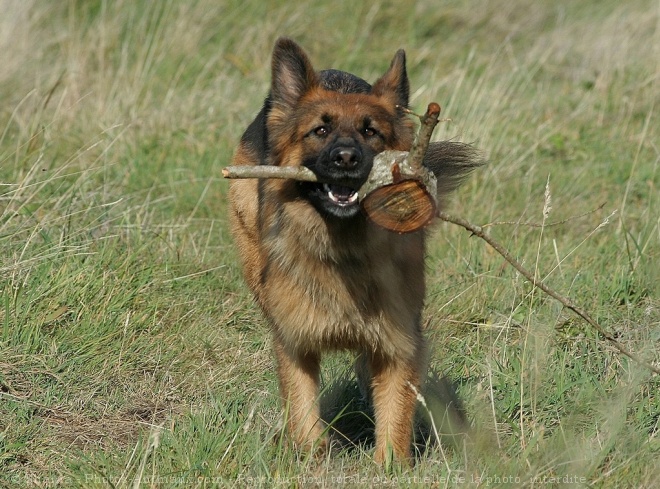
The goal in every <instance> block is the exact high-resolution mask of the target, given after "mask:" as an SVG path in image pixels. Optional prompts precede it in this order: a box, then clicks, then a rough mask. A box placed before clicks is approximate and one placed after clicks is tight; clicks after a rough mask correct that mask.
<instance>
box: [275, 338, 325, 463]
mask: <svg viewBox="0 0 660 489" xmlns="http://www.w3.org/2000/svg"><path fill="white" fill-rule="evenodd" d="M274 346H275V355H276V357H277V373H278V376H279V380H280V394H281V396H282V402H283V403H284V409H285V413H286V415H287V426H288V430H289V434H290V436H291V437H292V438H293V440H294V442H295V443H296V445H298V446H299V447H301V448H302V449H304V450H307V451H313V450H317V449H319V450H320V449H323V448H325V447H326V444H327V442H326V440H325V438H324V433H323V430H324V428H323V422H322V421H321V420H320V408H319V402H318V395H319V372H320V358H319V356H318V355H316V354H309V353H308V354H296V353H292V352H290V351H287V349H286V347H285V346H284V345H283V344H282V343H281V341H280V340H278V338H277V337H275V341H274Z"/></svg>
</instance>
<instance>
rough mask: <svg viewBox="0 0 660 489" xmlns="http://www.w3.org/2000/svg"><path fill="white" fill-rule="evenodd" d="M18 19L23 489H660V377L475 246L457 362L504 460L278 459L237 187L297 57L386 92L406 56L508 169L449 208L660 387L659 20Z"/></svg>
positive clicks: (437, 247) (279, 8) (7, 478)
mask: <svg viewBox="0 0 660 489" xmlns="http://www.w3.org/2000/svg"><path fill="white" fill-rule="evenodd" d="M0 5H2V7H3V8H2V11H3V15H2V16H0V65H1V66H2V67H3V68H2V70H0V487H30V486H31V487H57V486H60V487H118V488H123V487H233V486H234V485H235V484H238V485H240V486H261V487H271V486H273V485H276V486H283V487H295V486H307V485H313V484H317V485H319V486H322V487H334V486H337V485H343V486H344V487H359V486H369V485H370V484H374V485H379V484H380V485H386V484H388V485H390V486H392V485H394V486H397V485H401V486H403V485H407V484H408V483H411V484H412V485H413V486H418V487H428V486H429V485H430V484H431V483H433V484H435V485H436V486H437V487H445V486H449V487H465V486H468V487H490V486H508V487H520V486H526V487H546V486H557V485H562V484H564V485H576V486H589V487H655V486H657V484H659V483H660V468H658V464H657V460H658V458H660V437H659V430H660V428H659V425H658V423H659V419H660V418H659V415H660V396H659V395H658V392H660V390H659V389H660V381H659V379H658V378H657V376H653V375H652V374H651V373H649V372H648V371H647V370H646V369H644V368H643V367H640V366H638V365H636V364H635V363H634V362H632V361H630V360H629V359H628V358H626V357H624V356H621V355H620V354H618V353H617V352H616V350H615V349H614V348H613V347H612V346H611V345H609V344H608V343H607V342H605V341H604V340H603V339H601V338H599V336H598V335H597V334H596V333H595V332H594V331H593V330H591V329H590V328H589V327H588V326H587V325H586V324H585V323H583V322H582V321H581V320H580V319H578V318H577V317H575V316H574V315H573V314H572V313H571V312H570V311H567V310H565V309H563V308H562V307H561V306H560V305H559V304H558V303H557V302H555V301H554V300H552V299H550V298H549V297H547V296H545V295H544V294H543V293H542V292H541V291H539V290H534V289H533V288H532V287H531V286H530V284H529V283H528V282H527V281H526V280H525V279H523V278H521V277H520V276H519V275H517V273H516V272H515V271H514V270H513V269H511V268H510V267H509V266H507V265H506V264H505V262H504V261H503V260H502V258H501V257H500V256H499V255H497V254H496V253H494V252H493V251H492V250H490V249H489V248H488V246H487V245H486V244H485V243H484V242H483V241H480V240H479V239H477V238H475V237H470V235H469V234H468V233H466V232H465V231H463V230H461V229H459V228H457V227H456V226H452V225H449V224H438V225H437V226H436V230H435V231H434V232H433V235H432V239H431V240H430V244H429V259H428V272H429V273H428V289H429V292H428V300H427V304H428V306H427V311H426V322H427V324H428V327H427V336H428V338H429V341H430V344H431V351H432V355H431V367H432V370H433V371H434V372H436V373H438V374H440V375H444V376H446V377H447V378H448V379H450V380H451V381H452V382H453V383H454V384H455V385H456V387H457V390H458V394H459V396H460V398H461V399H462V400H463V402H464V404H465V406H466V409H467V411H468V413H469V416H470V418H471V419H472V420H473V423H474V425H475V428H474V431H475V432H476V433H478V436H477V438H478V442H477V443H476V444H474V445H471V446H468V447H467V448H465V449H455V448H452V447H451V445H450V444H445V445H442V446H437V445H432V446H430V447H429V448H428V449H427V450H426V451H425V453H424V454H423V455H422V456H421V457H420V458H419V459H418V461H417V464H416V466H415V467H414V468H413V469H403V468H399V467H393V468H391V469H389V471H383V469H381V468H379V467H377V466H375V465H374V464H373V462H372V461H371V458H370V452H369V449H368V448H365V447H361V448H359V449H357V450H344V451H340V452H339V453H333V454H332V456H331V457H329V458H327V459H324V460H321V461H315V460H307V459H306V458H305V457H304V456H303V455H302V454H300V453H298V452H296V451H295V450H294V449H293V448H292V447H291V446H289V444H288V443H287V440H286V437H283V436H281V435H282V428H281V426H282V413H281V409H280V404H279V399H278V396H277V385H276V378H275V374H274V365H273V359H272V356H271V353H270V340H269V334H268V328H267V326H266V324H265V322H264V320H263V319H262V317H261V316H260V313H259V311H258V309H257V308H256V307H255V305H254V304H253V302H252V300H251V298H250V296H249V294H248V292H247V290H246V287H245V286H244V284H243V282H242V279H241V275H240V270H239V267H238V265H237V261H236V252H235V250H234V248H233V245H232V242H231V238H230V236H229V233H228V227H227V222H226V214H227V200H226V195H227V184H226V182H224V181H222V179H221V176H220V175H221V169H222V167H223V166H225V165H227V164H229V161H230V159H231V155H232V151H233V148H234V146H235V145H236V143H237V141H238V139H239V138H240V135H241V133H242V131H243V130H244V129H245V128H246V127H247V124H248V123H249V122H250V120H251V119H252V117H253V116H254V114H255V113H256V111H257V110H258V109H259V107H260V103H261V100H262V99H263V97H264V95H265V93H266V91H267V89H268V83H269V76H270V73H269V69H268V67H269V57H270V50H271V48H272V44H273V42H274V40H275V38H276V37H277V36H279V35H289V36H292V37H295V38H296V39H297V40H298V41H299V42H300V43H301V44H302V45H303V46H304V47H305V48H306V49H307V50H308V52H309V53H310V55H311V57H312V59H313V60H314V61H315V63H316V66H317V67H318V68H327V67H331V66H332V67H336V68H340V69H345V70H348V71H353V72H355V73H356V74H358V75H361V76H363V77H365V78H367V79H370V80H373V79H375V77H377V76H378V75H379V74H381V73H382V72H383V71H384V70H385V69H386V68H387V66H388V64H389V61H390V59H391V57H392V55H393V54H394V52H395V50H396V49H397V48H399V47H404V48H406V50H407V54H408V67H409V74H410V76H411V83H412V94H413V100H412V105H413V106H414V108H416V109H423V108H424V107H425V105H426V104H427V103H428V102H430V101H437V102H439V103H440V104H441V105H442V107H443V115H444V116H446V117H450V118H451V119H452V120H453V122H452V123H445V124H442V125H441V126H439V128H438V129H437V130H436V137H438V138H441V137H442V138H457V139H460V140H465V141H474V142H475V144H476V145H477V146H479V147H480V148H481V149H482V150H483V151H484V152H485V153H486V155H487V157H488V159H489V164H488V166H487V167H485V168H484V169H482V170H481V171H479V172H478V173H477V174H476V175H475V176H474V177H472V178H471V179H470V180H469V182H467V183H466V185H465V186H464V187H463V188H462V189H461V190H460V191H459V192H458V193H457V195H456V198H455V199H454V202H453V204H452V208H451V211H452V212H453V213H455V214H459V215H462V216H464V217H466V218H468V219H469V220H471V221H472V222H475V223H479V224H486V223H495V224H493V225H492V226H490V227H489V231H490V232H491V234H492V236H494V237H496V238H497V239H498V240H500V241H501V242H502V243H503V244H504V245H505V246H506V247H507V248H508V249H509V250H510V251H511V253H512V254H513V255H514V256H516V257H517V258H518V259H519V260H520V261H521V262H523V263H524V264H525V266H526V267H528V268H529V269H531V270H533V271H536V273H537V274H538V276H540V277H544V280H545V282H546V283H547V284H548V285H550V286H551V287H553V288H555V289H556V290H558V291H560V292H562V293H563V294H565V295H568V296H570V297H571V298H572V299H573V300H574V301H575V302H577V303H578V304H580V305H581V306H582V307H583V308H585V309H586V310H588V311H589V312H590V313H591V314H592V315H593V316H594V317H595V318H596V319H597V320H598V321H599V322H600V324H601V325H602V326H603V327H604V328H606V329H607V330H608V331H610V332H612V333H613V334H614V335H615V336H616V337H617V338H618V339H619V341H621V342H622V343H623V344H624V345H625V346H626V347H627V348H629V349H630V350H632V351H634V352H635V353H637V354H639V355H640V356H642V357H644V358H645V359H647V360H649V361H651V362H655V364H656V365H658V361H659V360H660V349H659V348H658V345H660V288H659V287H658V277H660V266H658V263H659V262H660V210H659V209H660V202H659V198H658V195H659V193H658V192H659V186H660V172H659V170H658V167H659V161H660V149H659V145H658V141H660V130H659V129H658V127H659V126H658V111H659V110H660V109H659V106H658V102H659V101H660V98H659V94H660V83H659V76H660V62H659V61H658V60H660V48H659V46H660V30H659V27H658V26H660V9H659V7H658V4H657V2H653V1H650V0H649V1H644V0H633V1H629V2H623V3H622V2H614V1H604V2H603V1H595V0H589V1H583V2H550V1H545V0H542V1H534V2H533V1H525V0H517V1H514V2H510V1H508V2H505V1H494V2H488V3H486V2H476V1H467V0H466V1H447V2H431V1H428V2H415V3H413V2H410V3H408V2H389V1H385V2H365V3H361V2H354V1H347V0H339V1H335V2H332V3H327V4H324V3H322V2H308V1H306V0H302V1H301V2H297V3H295V5H294V3H292V2H283V1H273V2H262V1H259V0H242V1H240V2H239V1H233V0H224V1H211V0H198V1H195V2H183V1H181V2H179V1H174V0H166V1H162V2H125V1H116V2H110V1H103V0H87V1H83V0H69V1H66V2H64V1H62V2H39V1H36V0H33V1H24V2H11V1H6V2H1V3H0ZM546 187H547V188H548V189H549V195H550V198H551V210H550V212H549V215H548V217H547V220H545V221H544V215H543V211H544V207H547V205H548V198H547V197H546V195H545V194H546ZM601 205H602V208H601V207H600V206H601ZM583 214H586V215H583ZM576 216H581V217H576ZM503 222H506V223H503ZM525 222H534V223H539V224H541V223H543V224H544V225H543V226H542V227H537V226H530V225H526V224H524V223H525ZM552 223H559V224H557V225H550V224H552ZM347 359H348V357H346V356H344V355H338V356H334V357H330V358H329V359H328V361H327V362H326V363H325V364H324V372H323V376H324V379H325V381H326V385H328V386H329V387H331V386H332V381H333V380H334V379H336V378H337V377H339V378H342V379H348V380H349V381H350V375H351V374H350V371H347V370H346V368H345V367H344V365H345V364H346V363H347V361H348V360H347ZM429 401H433V396H431V397H430V398H429ZM344 415H345V416H348V414H344ZM553 478H554V479H553Z"/></svg>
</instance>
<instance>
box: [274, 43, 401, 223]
mask: <svg viewBox="0 0 660 489" xmlns="http://www.w3.org/2000/svg"><path fill="white" fill-rule="evenodd" d="M408 92H409V84H408V76H407V74H406V58H405V53H404V52H403V51H402V50H399V51H398V52H397V53H396V55H395V56H394V58H393V59H392V63H391V65H390V68H389V69H388V70H387V72H386V73H385V74H384V75H383V76H382V77H380V78H379V79H378V80H377V81H376V82H375V83H374V84H373V86H372V85H370V84H369V83H367V82H366V81H364V80H362V79H361V78H358V77H357V76H355V75H351V74H350V73H346V72H343V71H337V70H325V71H320V72H316V71H314V68H313V67H312V65H311V63H310V61H309V59H308V57H307V55H306V54H305V53H304V51H303V50H302V49H301V48H300V47H299V46H298V45H297V44H296V43H295V42H293V41H291V40H290V39H280V40H278V41H277V43H276V45H275V49H274V51H273V61H272V84H271V91H270V96H269V99H268V103H269V104H270V108H269V112H268V116H267V122H266V125H267V131H268V148H269V152H270V159H271V161H270V162H271V164H275V165H281V166H305V167H307V168H309V169H310V170H312V171H313V172H314V173H315V174H316V176H317V177H318V179H319V181H320V182H322V183H296V184H295V185H297V189H298V191H299V194H300V196H301V197H302V198H305V199H307V200H308V201H309V202H310V203H311V204H312V205H313V206H314V207H315V208H316V209H317V210H318V211H319V212H321V213H322V214H324V215H326V216H332V217H336V218H352V217H354V216H356V215H357V214H358V213H359V205H358V202H357V190H358V189H359V188H360V186H362V184H363V183H364V182H365V181H366V179H367V177H368V175H369V172H370V171H371V167H372V165H373V158H374V156H375V155H376V154H378V153H380V152H381V151H384V150H388V149H393V150H400V151H407V150H409V149H410V146H411V144H412V140H413V124H412V122H411V121H410V120H409V119H408V118H407V117H406V115H405V114H404V112H403V110H402V108H404V107H407V106H408Z"/></svg>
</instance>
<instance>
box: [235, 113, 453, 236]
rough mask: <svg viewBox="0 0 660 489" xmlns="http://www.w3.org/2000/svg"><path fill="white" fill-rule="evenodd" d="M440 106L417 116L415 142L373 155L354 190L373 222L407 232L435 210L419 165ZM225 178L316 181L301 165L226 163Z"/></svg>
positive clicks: (429, 179) (431, 183)
mask: <svg viewBox="0 0 660 489" xmlns="http://www.w3.org/2000/svg"><path fill="white" fill-rule="evenodd" d="M439 115H440V106H439V105H438V104H436V103H431V104H429V106H428V109H427V111H426V114H424V115H423V116H421V117H420V121H421V125H420V128H419V132H418V133H417V137H416V138H415V142H414V143H413V146H412V148H411V150H410V152H407V151H383V152H382V153H379V154H378V155H376V157H375V158H374V162H373V167H372V169H371V173H370V174H369V177H368V178H367V181H366V182H365V183H364V185H363V186H362V187H361V188H360V189H359V190H358V199H359V201H360V205H361V206H362V209H363V210H364V212H365V213H366V215H367V216H368V217H369V219H371V220H372V221H373V222H375V223H376V224H378V225H379V226H382V227H384V228H386V229H389V230H390V231H394V232H397V233H409V232H413V231H417V230H419V229H421V228H423V227H424V226H426V225H427V224H429V223H430V222H431V220H432V219H433V217H434V216H435V215H436V210H437V181H436V178H435V175H433V173H432V172H431V171H429V170H427V169H426V168H425V167H424V166H423V165H422V161H423V159H424V154H425V153H426V150H427V149H428V145H429V141H430V139H431V135H432V134H433V129H435V126H436V124H437V123H438V116H439ZM222 174H223V176H224V177H225V178H283V179H293V180H299V181H307V182H317V181H318V179H317V178H316V175H315V174H314V173H313V172H312V171H311V170H308V169H307V168H305V167H296V168H292V167H287V168H284V167H279V166H267V165H261V166H229V167H226V168H225V169H223V170H222Z"/></svg>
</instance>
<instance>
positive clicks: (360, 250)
mask: <svg viewBox="0 0 660 489" xmlns="http://www.w3.org/2000/svg"><path fill="white" fill-rule="evenodd" d="M408 94H409V83H408V76H407V74H406V59H405V53H404V51H403V50H399V51H398V52H397V53H396V54H395V56H394V58H393V60H392V62H391V65H390V67H389V69H388V70H387V72H386V73H385V74H384V75H383V76H382V77H380V78H379V79H378V80H377V81H376V82H375V83H374V84H373V85H370V84H369V83H367V82H366V81H364V80H362V79H361V78H358V77H357V76H355V75H352V74H350V73H346V72H343V71H337V70H324V71H319V72H317V71H315V70H314V68H313V67H312V65H311V63H310V61H309V59H308V57H307V55H306V54H305V52H304V51H303V50H302V49H301V48H300V46H298V45H297V44H296V43H295V42H293V41H292V40H290V39H286V38H281V39H279V40H278V41H277V43H276V44H275V48H274V51H273V56H272V82H271V89H270V94H269V95H268V97H267V98H266V100H265V102H264V105H263V108H262V109H261V111H260V112H259V114H258V115H257V116H256V118H255V119H254V121H253V122H252V123H251V124H250V126H249V127H248V128H247V130H246V131H245V133H244V134H243V136H242V139H241V141H240V144H239V146H238V149H237V151H236V154H235V156H234V160H233V164H235V165H279V166H291V167H298V166H305V167H307V168H309V169H310V170H311V171H313V172H314V173H315V174H316V175H317V177H318V180H319V181H320V182H323V183H307V182H305V183H303V182H295V181H291V180H275V179H270V180H266V179H260V180H255V179H249V180H248V179H245V180H233V181H232V182H231V184H230V190H229V198H230V203H231V211H230V221H231V229H232V234H233V237H234V241H235V243H236V245H237V247H238V250H239V253H240V257H241V261H242V267H243V272H244V276H245V280H246V282H247V284H248V286H249V287H250V289H251V290H252V292H253V294H254V296H255V298H256V301H257V302H258V303H259V305H260V306H261V309H262V310H263V313H264V315H265V316H266V318H267V320H268V321H269V323H270V326H271V328H272V331H273V343H274V350H275V355H276V358H277V372H278V376H279V383H280V393H281V397H282V399H283V402H284V405H285V408H286V410H287V412H288V419H287V423H288V425H287V427H288V431H289V434H290V436H291V437H292V438H293V440H294V442H295V443H296V444H297V445H298V446H300V447H302V448H304V449H318V448H319V447H324V446H325V445H326V444H327V441H326V439H325V429H326V428H325V426H324V425H323V422H322V421H321V420H320V409H319V400H318V397H319V373H320V360H321V355H322V354H323V353H324V352H327V351H333V350H338V349H350V350H353V351H355V352H357V353H358V359H357V361H356V370H357V374H358V383H359V385H360V386H361V390H363V391H364V392H363V393H364V394H365V395H366V396H368V399H369V400H370V402H371V403H372V405H373V409H374V414H375V445H376V446H375V454H374V458H375V460H376V461H377V462H379V463H383V462H386V461H389V459H390V457H391V456H392V455H393V456H394V458H396V459H398V460H402V461H408V460H409V458H410V456H411V442H412V430H413V418H414V413H415V407H416V390H419V389H420V387H421V384H422V380H423V378H424V377H425V375H426V373H425V345H424V338H423V335H422V327H421V315H422V309H423V307H424V291H425V286H424V239H425V232H424V231H423V230H421V231H416V232H413V233H409V234H396V233H393V232H390V231H387V230H385V229H382V228H379V227H378V226H376V225H375V224H373V223H372V222H370V221H368V220H367V218H366V217H365V215H364V214H363V213H362V212H361V210H360V206H359V204H358V201H357V189H358V188H359V187H360V186H361V185H362V184H363V183H364V182H365V181H366V179H367V176H368V175H369V171H370V170H371V167H372V164H373V159H374V156H375V155H376V154H378V153H380V152H381V151H384V150H400V151H408V150H410V147H411V145H412V142H413V136H414V125H413V123H412V122H411V121H410V119H409V117H408V116H407V115H406V114H405V112H404V110H403V109H404V108H406V107H407V106H408ZM424 164H425V165H426V166H427V167H428V168H429V169H431V170H432V171H433V172H434V173H435V174H436V176H437V179H438V189H439V194H440V197H441V198H442V197H443V196H445V195H446V194H447V193H448V192H449V191H451V190H453V189H454V188H455V187H456V186H457V185H458V183H459V182H460V180H461V177H463V176H465V175H466V174H467V173H468V172H469V171H470V170H471V169H473V168H474V167H475V166H476V165H477V164H478V162H477V158H476V151H475V150H474V149H473V148H472V147H471V146H469V145H466V144H462V143H458V142H438V143H431V145H430V147H429V149H428V151H427V154H426V157H425V160H424Z"/></svg>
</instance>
